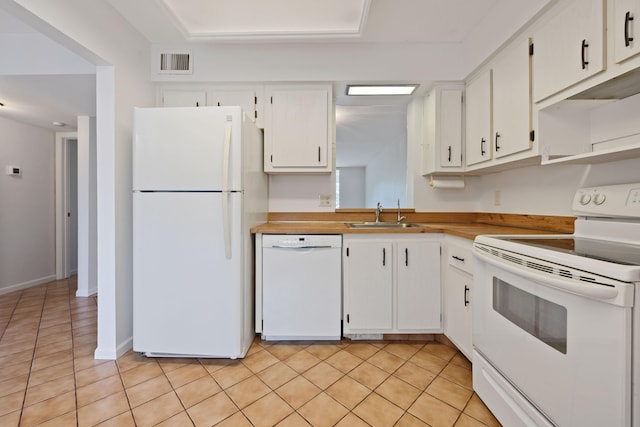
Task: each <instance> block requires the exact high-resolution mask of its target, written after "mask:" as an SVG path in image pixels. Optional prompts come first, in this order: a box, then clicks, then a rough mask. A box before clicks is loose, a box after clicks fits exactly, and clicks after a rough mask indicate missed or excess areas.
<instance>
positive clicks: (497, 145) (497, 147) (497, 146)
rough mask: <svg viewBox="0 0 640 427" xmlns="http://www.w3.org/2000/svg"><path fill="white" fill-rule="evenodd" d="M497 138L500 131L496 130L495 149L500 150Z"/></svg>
mask: <svg viewBox="0 0 640 427" xmlns="http://www.w3.org/2000/svg"><path fill="white" fill-rule="evenodd" d="M498 138H500V133H499V132H496V151H500V144H498Z"/></svg>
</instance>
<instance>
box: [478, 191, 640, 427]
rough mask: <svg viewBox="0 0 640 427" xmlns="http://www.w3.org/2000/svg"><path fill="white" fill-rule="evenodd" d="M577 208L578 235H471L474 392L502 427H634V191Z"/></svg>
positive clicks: (637, 389) (639, 273)
mask: <svg viewBox="0 0 640 427" xmlns="http://www.w3.org/2000/svg"><path fill="white" fill-rule="evenodd" d="M572 206H573V210H574V212H575V213H576V215H579V217H578V219H577V220H576V224H575V232H574V234H573V235H538V236H530V235H526V236H525V235H522V236H515V235H513V236H478V238H477V239H476V240H475V242H474V255H475V256H476V261H477V262H476V264H475V265H476V270H475V272H474V306H473V313H474V317H473V345H474V354H473V363H474V373H473V379H474V388H475V390H476V392H477V393H478V395H479V396H480V397H481V398H482V399H483V400H484V401H485V403H486V404H487V406H488V407H489V408H490V409H491V410H492V411H493V412H494V414H495V415H496V417H497V418H498V420H500V421H501V422H502V423H503V424H504V425H508V426H511V425H548V426H553V425H556V426H581V427H582V426H604V425H606V426H640V361H639V359H640V320H639V317H640V311H639V310H636V309H635V307H637V306H639V305H640V184H625V185H616V186H604V187H595V188H584V189H580V190H578V191H577V192H576V195H575V197H574V200H573V205H572Z"/></svg>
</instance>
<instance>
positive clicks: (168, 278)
mask: <svg viewBox="0 0 640 427" xmlns="http://www.w3.org/2000/svg"><path fill="white" fill-rule="evenodd" d="M262 149H263V148H262V133H261V132H260V130H258V129H257V128H256V127H255V125H254V124H253V122H251V120H250V119H249V118H247V117H246V116H245V115H244V114H243V113H242V111H241V109H240V107H193V108H192V107H180V108H136V109H135V111H134V135H133V349H134V350H135V351H138V352H141V353H144V354H146V355H147V356H167V357H171V356H180V357H221V358H240V357H244V356H245V355H246V353H247V350H248V349H249V346H250V345H251V342H252V340H253V338H254V336H255V332H254V330H253V314H252V313H253V264H252V253H253V248H252V241H253V240H252V237H251V234H250V228H251V227H252V226H255V225H257V224H259V223H263V222H266V220H267V177H266V175H265V174H264V173H263V171H262V165H263V154H262Z"/></svg>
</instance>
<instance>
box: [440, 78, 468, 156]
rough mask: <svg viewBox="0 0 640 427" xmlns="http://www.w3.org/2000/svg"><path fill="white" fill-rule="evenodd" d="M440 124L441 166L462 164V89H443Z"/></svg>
mask: <svg viewBox="0 0 640 427" xmlns="http://www.w3.org/2000/svg"><path fill="white" fill-rule="evenodd" d="M438 105H439V108H440V111H439V114H438V115H437V117H438V124H439V130H440V132H439V134H440V135H439V141H438V143H439V146H440V167H442V168H459V167H460V166H462V91H460V90H442V92H441V95H440V103H439V104H438Z"/></svg>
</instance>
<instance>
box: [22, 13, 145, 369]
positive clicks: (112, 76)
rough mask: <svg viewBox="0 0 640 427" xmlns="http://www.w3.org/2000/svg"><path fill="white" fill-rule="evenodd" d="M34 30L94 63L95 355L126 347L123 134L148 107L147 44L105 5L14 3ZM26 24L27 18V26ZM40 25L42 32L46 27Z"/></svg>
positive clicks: (127, 236) (127, 219)
mask: <svg viewBox="0 0 640 427" xmlns="http://www.w3.org/2000/svg"><path fill="white" fill-rule="evenodd" d="M10 3H13V4H15V5H19V6H18V7H20V6H21V7H23V8H24V9H26V11H27V12H28V13H29V14H30V15H31V16H34V17H36V18H38V19H40V20H42V21H44V22H43V25H42V26H43V27H44V28H38V29H39V30H41V31H43V32H45V34H48V35H49V36H50V37H52V38H54V39H55V40H56V41H58V42H59V43H61V44H63V45H65V46H67V47H69V49H70V50H71V51H73V52H76V53H78V54H79V55H80V56H82V57H84V58H85V59H87V60H89V61H91V62H92V63H94V64H95V65H97V66H98V67H97V68H96V87H97V90H96V92H97V93H96V103H97V147H96V152H97V188H98V197H97V210H98V217H97V224H96V228H97V232H98V268H97V269H98V291H99V295H100V298H99V299H98V348H97V350H96V357H97V358H116V357H117V356H118V355H120V354H123V353H124V352H126V351H127V350H128V349H129V348H131V346H132V332H133V326H132V249H131V246H132V243H131V234H132V233H131V228H132V218H131V138H132V126H133V121H132V119H133V107H134V106H151V105H153V104H154V98H155V97H154V90H153V87H152V85H151V82H150V75H149V58H150V49H151V46H150V44H149V43H148V41H147V40H146V39H144V38H143V37H142V36H141V35H140V34H139V33H138V32H137V31H136V30H134V29H133V28H132V27H131V26H130V25H129V23H128V22H127V21H126V20H125V19H124V18H122V16H120V15H119V14H118V13H116V12H115V10H114V9H113V8H112V7H111V6H109V5H108V4H107V3H106V2H102V1H89V2H87V1H84V0H16V1H14V2H10ZM32 24H33V23H32ZM47 29H48V31H47Z"/></svg>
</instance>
